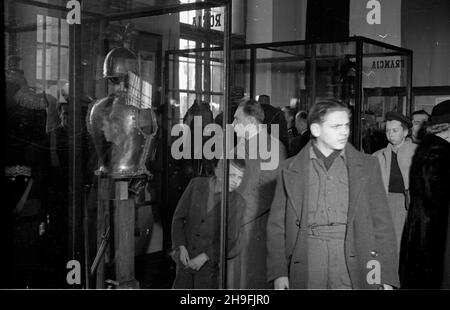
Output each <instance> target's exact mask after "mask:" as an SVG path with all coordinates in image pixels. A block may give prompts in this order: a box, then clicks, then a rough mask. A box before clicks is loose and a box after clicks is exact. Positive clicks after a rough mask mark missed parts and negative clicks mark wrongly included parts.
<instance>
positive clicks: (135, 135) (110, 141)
mask: <svg viewBox="0 0 450 310" xmlns="http://www.w3.org/2000/svg"><path fill="white" fill-rule="evenodd" d="M137 69H138V61H137V58H136V55H135V54H134V53H133V52H132V51H131V50H129V49H127V48H124V47H121V48H115V49H113V50H112V51H110V52H109V53H108V55H107V56H106V59H105V62H104V67H103V76H104V77H105V78H108V79H110V80H111V81H112V82H113V83H115V84H116V85H117V84H119V85H121V86H119V89H118V90H117V91H116V92H115V93H114V94H112V95H109V96H108V97H106V98H103V99H100V100H98V101H97V102H96V103H94V105H93V106H92V107H91V109H90V111H89V112H88V119H87V122H88V123H87V126H88V130H89V132H90V134H91V136H92V138H93V140H94V144H95V147H96V151H97V155H98V158H99V164H100V167H99V169H98V170H97V171H98V172H99V173H106V174H107V175H109V176H111V177H112V178H116V179H122V178H133V177H138V176H142V175H148V176H150V175H151V174H150V172H149V171H148V170H147V168H146V165H145V164H146V162H147V160H148V159H151V158H153V156H154V154H155V150H156V133H157V122H156V116H155V114H154V112H153V111H152V110H151V109H142V108H140V107H141V106H142V104H141V103H142V102H141V101H142V92H141V89H142V88H139V86H140V85H142V84H140V83H142V81H141V80H140V78H139V77H138V76H136V75H135V73H136V71H137ZM131 74H132V75H133V76H134V77H135V78H134V79H133V83H132V84H131V83H128V81H129V80H130V79H129V76H130V75H131ZM136 77H137V78H136ZM126 84H128V85H126ZM125 85H126V86H127V87H126V88H125Z"/></svg>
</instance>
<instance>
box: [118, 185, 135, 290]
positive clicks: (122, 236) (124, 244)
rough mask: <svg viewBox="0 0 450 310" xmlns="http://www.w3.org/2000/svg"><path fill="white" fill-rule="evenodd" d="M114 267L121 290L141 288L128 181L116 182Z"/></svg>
mask: <svg viewBox="0 0 450 310" xmlns="http://www.w3.org/2000/svg"><path fill="white" fill-rule="evenodd" d="M114 187H115V200H114V206H113V208H114V209H113V216H114V266H115V273H116V285H117V288H119V289H124V288H139V282H138V281H137V280H136V279H135V278H134V226H135V225H134V222H135V206H134V201H133V200H131V199H128V181H126V180H115V181H114Z"/></svg>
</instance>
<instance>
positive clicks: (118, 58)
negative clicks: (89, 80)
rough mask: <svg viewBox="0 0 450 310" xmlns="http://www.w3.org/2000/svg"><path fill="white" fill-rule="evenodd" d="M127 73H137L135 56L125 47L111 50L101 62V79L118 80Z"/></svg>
mask: <svg viewBox="0 0 450 310" xmlns="http://www.w3.org/2000/svg"><path fill="white" fill-rule="evenodd" d="M128 71H131V72H133V73H135V74H138V73H139V72H138V71H139V69H138V58H137V56H136V54H135V53H133V51H131V50H130V49H128V48H126V47H116V48H114V49H112V50H111V51H110V52H109V53H108V55H106V58H105V61H104V62H103V77H104V78H120V77H124V76H126V75H127V74H128Z"/></svg>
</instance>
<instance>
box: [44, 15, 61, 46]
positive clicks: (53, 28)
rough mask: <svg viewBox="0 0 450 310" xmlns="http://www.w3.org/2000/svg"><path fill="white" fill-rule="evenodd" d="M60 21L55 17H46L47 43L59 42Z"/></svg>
mask: <svg viewBox="0 0 450 310" xmlns="http://www.w3.org/2000/svg"><path fill="white" fill-rule="evenodd" d="M58 34H59V21H58V18H55V17H50V16H47V17H46V38H47V40H46V41H47V43H53V44H58Z"/></svg>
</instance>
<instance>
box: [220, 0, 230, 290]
mask: <svg viewBox="0 0 450 310" xmlns="http://www.w3.org/2000/svg"><path fill="white" fill-rule="evenodd" d="M224 11H225V25H224V36H225V42H224V63H223V65H224V71H225V85H224V88H225V89H224V94H225V101H224V102H225V108H224V113H223V124H222V128H224V131H223V132H224V133H223V154H224V156H223V157H224V160H223V161H222V163H223V173H224V176H223V185H222V203H221V206H220V266H219V267H220V269H219V288H220V289H224V288H226V286H227V279H226V274H227V250H228V249H227V227H228V224H227V219H228V169H229V166H228V160H227V159H226V155H228V152H227V139H228V136H227V130H226V124H228V122H229V119H230V112H231V106H230V102H229V99H230V81H231V76H230V62H231V61H230V60H231V1H228V2H227V4H226V5H225V8H224Z"/></svg>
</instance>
